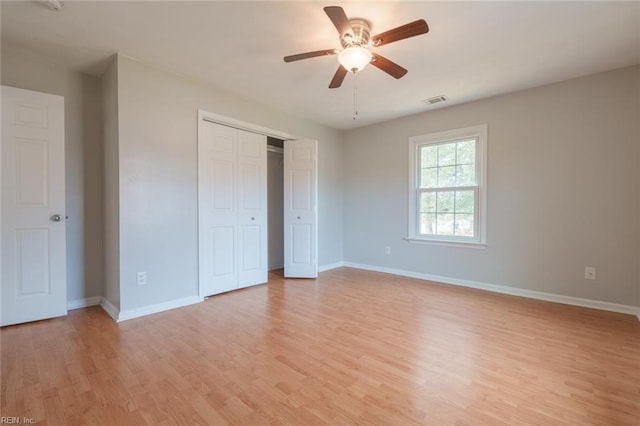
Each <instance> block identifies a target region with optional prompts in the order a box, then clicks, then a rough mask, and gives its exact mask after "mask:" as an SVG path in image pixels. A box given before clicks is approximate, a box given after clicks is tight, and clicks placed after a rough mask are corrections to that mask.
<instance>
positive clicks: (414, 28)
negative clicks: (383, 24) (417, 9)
mask: <svg viewBox="0 0 640 426" xmlns="http://www.w3.org/2000/svg"><path fill="white" fill-rule="evenodd" d="M428 32H429V26H428V25H427V22H426V21H425V20H424V19H418V20H417V21H413V22H410V23H408V24H405V25H401V26H399V27H397V28H394V29H392V30H389V31H385V32H383V33H380V34H378V35H375V36H373V37H371V44H372V45H373V46H376V47H377V46H383V45H385V44H389V43H393V42H394V41H398V40H404V39H405V38H409V37H414V36H417V35H420V34H426V33H428Z"/></svg>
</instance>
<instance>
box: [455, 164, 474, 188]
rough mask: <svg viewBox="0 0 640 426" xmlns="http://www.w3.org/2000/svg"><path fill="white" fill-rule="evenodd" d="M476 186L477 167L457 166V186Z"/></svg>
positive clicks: (471, 165)
mask: <svg viewBox="0 0 640 426" xmlns="http://www.w3.org/2000/svg"><path fill="white" fill-rule="evenodd" d="M475 184H476V165H475V164H465V165H462V166H456V185H457V186H471V185H475Z"/></svg>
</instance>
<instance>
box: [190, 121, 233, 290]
mask: <svg viewBox="0 0 640 426" xmlns="http://www.w3.org/2000/svg"><path fill="white" fill-rule="evenodd" d="M236 132H237V131H236V130H235V129H232V128H230V127H225V126H220V125H217V124H214V123H209V122H203V123H202V125H201V134H200V137H199V139H200V141H199V144H198V145H199V147H198V151H199V152H198V202H199V231H198V232H199V268H200V271H199V272H200V273H199V275H200V280H201V282H202V287H203V291H204V295H205V296H208V295H211V294H218V293H223V292H225V291H230V290H233V289H236V288H238V260H237V253H238V247H237V245H236V241H237V239H238V236H237V209H236V174H237V171H236V168H237V161H236V157H237V154H236V152H237V143H236Z"/></svg>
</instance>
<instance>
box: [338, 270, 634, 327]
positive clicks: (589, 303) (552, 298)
mask: <svg viewBox="0 0 640 426" xmlns="http://www.w3.org/2000/svg"><path fill="white" fill-rule="evenodd" d="M344 266H346V267H348V268H355V269H363V270H366V271H375V272H383V273H385V274H392V275H399V276H402V277H408V278H416V279H419V280H426V281H434V282H438V283H443V284H452V285H457V286H462V287H469V288H475V289H479V290H487V291H492V292H494V293H502V294H510V295H512V296H521V297H528V298H530V299H538V300H545V301H547V302H555V303H563V304H565V305H575V306H582V307H585V308H592V309H600V310H602V311H611V312H619V313H622V314H631V315H636V316H637V317H638V320H640V307H637V306H628V305H620V304H617V303H610V302H601V301H599V300H591V299H582V298H580V297H572V296H563V295H560V294H553V293H545V292H542V291H534V290H526V289H522V288H516V287H508V286H504V285H498V284H488V283H482V282H478V281H471V280H462V279H458V278H450V277H443V276H441V275H431V274H423V273H420V272H412V271H405V270H402V269H394V268H385V267H382V266H373V265H366V264H362V263H354V262H344Z"/></svg>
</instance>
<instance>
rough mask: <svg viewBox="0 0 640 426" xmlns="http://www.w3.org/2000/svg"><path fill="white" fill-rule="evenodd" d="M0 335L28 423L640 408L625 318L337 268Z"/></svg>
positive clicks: (556, 417) (571, 416)
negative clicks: (313, 276) (153, 310)
mask: <svg viewBox="0 0 640 426" xmlns="http://www.w3.org/2000/svg"><path fill="white" fill-rule="evenodd" d="M0 337H1V344H2V358H1V360H2V366H1V372H2V378H1V379H2V380H1V382H2V387H1V389H0V390H1V392H2V397H1V402H2V412H1V415H2V416H21V417H28V418H33V419H35V420H36V421H38V423H39V424H69V425H77V424H88V425H144V424H149V425H162V424H164V425H169V424H185V425H187V424H226V423H229V424H244V425H257V424H292V425H312V424H331V425H338V424H391V425H411V424H427V425H446V424H455V425H466V424H469V425H500V424H508V425H559V424H566V425H586V424H601V425H639V424H640V322H639V321H638V320H637V318H635V317H633V316H630V315H622V314H615V313H607V312H601V311H596V310H590V309H584V308H577V307H571V306H565V305H558V304H552V303H546V302H540V301H533V300H527V299H522V298H517V297H512V296H505V295H496V294H491V293H486V292H481V291H475V290H469V289H463V288H457V287H453V286H445V285H437V284H430V283H425V282H424V281H417V280H412V279H406V278H400V277H395V276H391V275H385V274H378V273H372V272H363V271H357V270H353V269H347V268H342V269H337V270H333V271H329V272H326V273H323V274H322V275H321V277H320V278H319V279H317V280H284V279H282V278H281V277H280V276H277V275H275V274H271V276H270V281H269V284H268V285H263V286H258V287H254V288H250V289H246V290H242V291H237V292H233V293H228V294H225V295H220V296H216V297H213V298H210V299H209V300H207V301H205V302H203V303H201V304H198V305H193V306H190V307H186V308H182V309H177V310H173V311H169V312H165V313H160V314H156V315H151V316H148V317H144V318H139V319H135V320H130V321H126V322H124V323H121V324H115V323H114V322H113V321H112V320H111V319H110V318H109V317H108V316H107V315H106V314H105V313H104V312H103V311H102V310H101V309H100V308H99V307H94V308H88V309H80V310H76V311H72V312H70V313H69V315H68V317H66V318H60V319H54V320H48V321H42V322H38V323H32V324H25V325H19V326H12V327H5V328H3V329H2V331H1V336H0Z"/></svg>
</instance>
